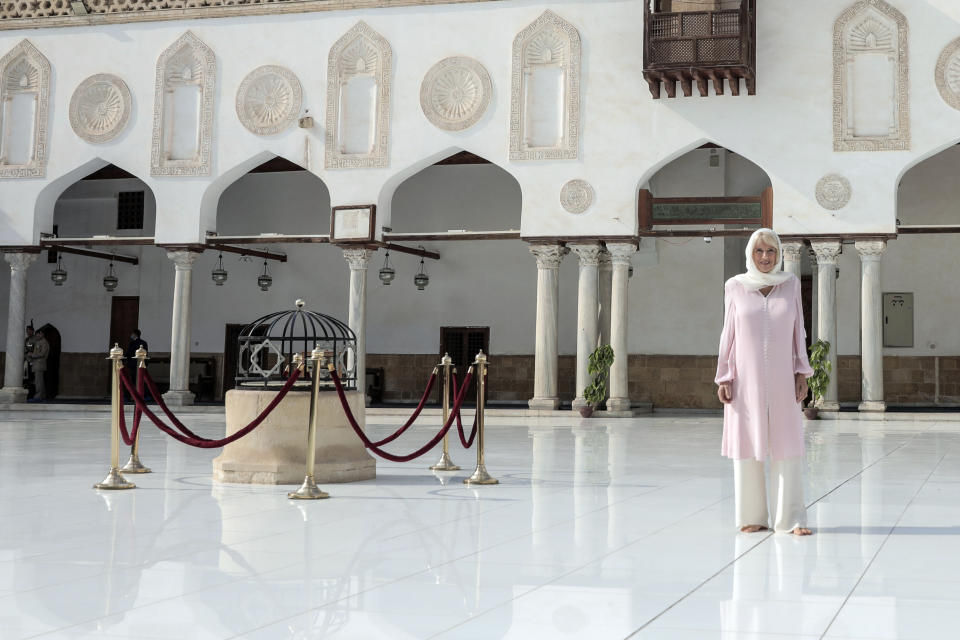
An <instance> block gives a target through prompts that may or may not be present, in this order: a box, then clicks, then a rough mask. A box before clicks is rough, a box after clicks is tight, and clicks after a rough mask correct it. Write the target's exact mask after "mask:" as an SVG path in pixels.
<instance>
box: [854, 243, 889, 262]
mask: <svg viewBox="0 0 960 640" xmlns="http://www.w3.org/2000/svg"><path fill="white" fill-rule="evenodd" d="M854 246H855V247H856V248H857V253H859V254H860V259H861V260H863V261H864V262H867V261H871V260H875V261H879V260H880V258H881V257H882V256H883V252H884V251H886V250H887V241H886V240H857V241H856V242H855V243H854Z"/></svg>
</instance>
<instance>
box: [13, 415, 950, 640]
mask: <svg viewBox="0 0 960 640" xmlns="http://www.w3.org/2000/svg"><path fill="white" fill-rule="evenodd" d="M188 418H189V419H188V422H189V423H190V424H191V425H193V426H195V427H196V429H197V430H198V431H200V432H201V433H204V434H206V435H210V436H214V435H216V434H218V433H222V429H223V423H222V417H219V416H217V415H215V414H214V415H211V414H196V415H191V416H188ZM926 418H927V419H925V420H923V421H920V420H917V421H913V420H897V421H886V422H860V421H856V420H841V421H832V420H824V421H820V422H817V423H811V424H809V425H808V432H807V440H808V456H807V475H806V483H807V484H806V496H807V502H808V504H809V505H811V506H810V508H809V521H810V524H811V525H812V526H813V528H814V529H815V530H816V534H815V535H814V536H812V537H810V538H805V539H799V538H794V537H792V536H789V535H783V534H777V535H774V534H769V533H760V534H752V535H747V534H739V533H737V532H736V530H735V528H734V523H733V518H732V512H733V504H732V489H733V483H732V472H731V469H730V467H729V463H728V462H727V461H725V460H723V459H721V458H720V457H719V455H718V451H719V446H720V445H719V438H720V419H719V418H718V417H714V416H674V415H670V416H659V415H656V416H652V417H645V418H636V419H620V420H610V421H606V422H604V421H598V420H593V421H579V420H568V421H567V426H559V425H557V424H556V423H555V422H553V421H551V419H548V418H530V419H524V418H501V419H494V420H491V422H492V424H491V425H490V426H489V429H488V434H487V442H488V448H487V466H488V469H489V471H490V473H491V474H493V475H494V476H496V477H498V478H499V479H500V482H501V484H499V485H497V486H487V487H476V488H468V487H465V486H464V485H463V484H462V482H461V480H462V478H463V477H465V475H467V473H469V471H470V470H471V469H472V465H471V464H470V461H471V459H472V455H471V454H470V453H468V452H464V451H462V450H460V449H459V445H458V446H457V447H452V450H453V455H454V458H455V459H456V461H457V462H459V463H460V464H461V465H463V466H464V467H465V470H464V471H461V472H454V473H446V474H436V473H433V472H430V471H428V470H427V469H426V467H427V466H428V465H429V464H432V463H433V462H434V461H435V458H436V457H437V455H436V454H435V453H432V454H429V455H428V456H427V457H426V459H424V460H423V461H422V462H413V463H407V464H394V463H389V462H384V461H380V462H379V465H378V477H377V479H376V480H375V481H369V482H361V483H355V484H349V485H327V486H325V487H324V488H325V489H327V490H328V491H329V492H330V493H331V494H332V495H333V497H332V499H330V500H325V501H318V502H307V503H304V502H291V501H288V500H287V499H286V491H287V490H288V489H289V487H274V486H248V485H220V484H214V483H212V482H211V478H210V470H211V465H210V461H211V460H212V458H213V457H215V455H216V454H217V452H216V451H209V450H197V449H189V448H186V447H184V446H183V445H181V444H179V443H177V442H174V441H172V440H170V439H168V438H166V436H163V435H162V434H160V433H159V432H158V431H156V430H154V429H150V430H149V431H145V433H144V438H143V443H142V450H143V455H142V457H143V460H144V462H145V463H146V464H148V465H149V466H151V467H153V469H154V471H155V472H154V473H152V474H149V475H143V476H137V477H135V481H136V483H137V485H138V488H137V489H136V490H132V491H125V492H115V493H110V492H98V491H94V490H92V489H91V485H92V483H94V482H97V481H99V480H100V479H101V478H102V476H103V475H104V473H105V471H106V467H105V462H106V456H107V448H108V439H107V427H106V420H107V416H106V414H103V413H91V412H76V413H69V412H67V413H64V412H57V413H52V412H49V413H48V412H43V411H33V412H26V411H15V412H2V413H0V639H3V640H13V639H19V638H33V637H39V638H44V639H54V638H57V639H61V638H62V639H75V638H111V639H120V638H130V639H134V638H135V639H138V640H149V639H169V640H192V639H198V640H199V639H206V638H243V639H245V640H268V639H269V640H272V639H287V638H289V639H308V638H337V639H362V640H367V639H378V638H384V639H391V640H402V639H406V638H445V639H446V638H450V639H460V638H464V639H466V638H471V639H472V638H477V639H483V640H494V639H499V638H522V639H524V640H528V639H530V638H550V639H558V638H589V639H591V640H598V639H606V638H628V637H629V638H642V639H651V638H652V639H664V640H673V639H677V640H679V639H684V640H687V639H690V640H709V639H712V638H723V639H751V640H774V639H777V638H783V639H788V638H789V639H792V640H798V639H804V638H861V639H886V638H905V639H906V638H915V639H918V640H920V639H922V640H929V639H941V638H956V637H960V631H958V630H960V419H958V418H953V419H948V418H945V419H943V420H939V419H933V420H931V419H929V416H926ZM377 420H380V421H384V422H386V421H390V422H389V423H385V424H376V421H377ZM373 422H374V424H372V426H371V430H372V431H373V432H374V433H378V434H380V433H382V434H385V433H387V432H389V431H390V430H391V426H392V425H395V424H397V423H399V422H400V420H399V419H396V420H394V419H393V418H382V417H381V418H374V419H373ZM571 425H572V426H571ZM429 429H430V427H429V426H428V425H424V426H423V427H418V428H415V429H413V430H412V431H411V433H409V434H408V435H405V436H404V437H403V438H401V439H400V440H399V441H397V442H395V443H394V444H392V445H390V447H391V449H392V450H394V451H398V452H402V451H404V450H407V449H413V448H415V446H416V445H417V444H418V443H419V442H422V441H423V440H424V439H425V438H426V436H427V435H428V432H429Z"/></svg>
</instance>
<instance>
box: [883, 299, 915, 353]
mask: <svg viewBox="0 0 960 640" xmlns="http://www.w3.org/2000/svg"><path fill="white" fill-rule="evenodd" d="M883 346H885V347H912V346H913V294H912V293H885V294H883Z"/></svg>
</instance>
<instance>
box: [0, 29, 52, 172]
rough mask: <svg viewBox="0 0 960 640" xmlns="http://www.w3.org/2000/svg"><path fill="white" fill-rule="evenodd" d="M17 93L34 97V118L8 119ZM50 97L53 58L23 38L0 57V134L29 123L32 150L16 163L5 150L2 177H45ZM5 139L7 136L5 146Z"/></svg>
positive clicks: (0, 159) (8, 132)
mask: <svg viewBox="0 0 960 640" xmlns="http://www.w3.org/2000/svg"><path fill="white" fill-rule="evenodd" d="M17 95H28V96H32V97H33V99H34V108H33V121H32V122H9V121H7V118H9V117H12V114H10V113H8V109H7V108H6V105H7V104H8V103H10V102H11V101H13V99H14V97H15V96H17ZM49 100H50V62H49V61H48V60H47V59H46V58H45V57H44V55H43V54H42V53H40V51H39V50H38V49H37V48H36V47H35V46H33V44H32V43H31V42H30V41H29V40H22V41H21V42H20V44H18V45H17V46H15V47H14V48H13V49H11V50H10V51H9V52H8V53H7V54H6V55H5V56H3V58H0V105H2V106H3V109H2V110H0V135H2V136H4V138H5V139H6V137H7V136H8V135H10V133H11V132H12V130H13V128H14V127H30V128H31V130H32V136H31V141H32V145H31V153H30V157H29V158H28V159H27V161H26V162H22V163H14V162H11V161H10V158H8V157H7V153H6V151H4V154H3V157H0V178H42V177H44V176H45V175H46V169H47V119H48V118H47V115H48V109H49ZM5 142H6V140H4V145H3V146H4V147H5V146H6V144H5Z"/></svg>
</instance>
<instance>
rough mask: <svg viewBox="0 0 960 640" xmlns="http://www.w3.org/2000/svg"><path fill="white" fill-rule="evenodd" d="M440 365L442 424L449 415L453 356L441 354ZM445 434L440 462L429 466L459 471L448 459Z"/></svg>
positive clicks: (448, 451)
mask: <svg viewBox="0 0 960 640" xmlns="http://www.w3.org/2000/svg"><path fill="white" fill-rule="evenodd" d="M440 366H441V367H443V424H447V418H449V417H450V387H451V385H450V374H451V373H452V371H453V358H451V357H450V354H449V353H445V354H443V358H442V359H441V360H440ZM447 435H449V434H444V436H443V453H442V454H440V462H438V463H437V464H435V465H433V466H432V467H430V469H431V470H432V471H459V470H460V467H459V466H457V465H455V464H453V460H451V459H450V443H449V442H448V440H447Z"/></svg>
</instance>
